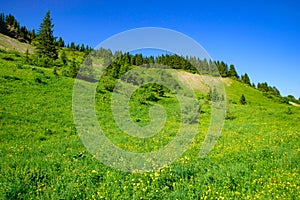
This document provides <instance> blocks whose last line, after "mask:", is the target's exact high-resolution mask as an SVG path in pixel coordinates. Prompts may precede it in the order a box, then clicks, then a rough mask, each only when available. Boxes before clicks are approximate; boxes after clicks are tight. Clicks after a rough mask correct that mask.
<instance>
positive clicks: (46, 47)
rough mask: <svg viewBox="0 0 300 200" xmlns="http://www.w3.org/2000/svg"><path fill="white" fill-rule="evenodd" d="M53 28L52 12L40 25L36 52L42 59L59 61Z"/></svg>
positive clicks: (47, 14)
mask: <svg viewBox="0 0 300 200" xmlns="http://www.w3.org/2000/svg"><path fill="white" fill-rule="evenodd" d="M53 27H54V25H53V24H52V19H51V18H50V11H48V12H47V13H46V16H45V17H44V19H43V22H42V23H41V25H40V29H39V34H38V36H37V37H36V40H35V46H36V52H37V54H38V55H39V56H41V57H45V58H49V59H57V57H58V54H57V49H56V45H55V37H54V36H53Z"/></svg>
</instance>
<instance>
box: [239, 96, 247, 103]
mask: <svg viewBox="0 0 300 200" xmlns="http://www.w3.org/2000/svg"><path fill="white" fill-rule="evenodd" d="M240 103H241V104H242V105H245V104H247V101H246V98H245V96H244V94H242V96H241V98H240Z"/></svg>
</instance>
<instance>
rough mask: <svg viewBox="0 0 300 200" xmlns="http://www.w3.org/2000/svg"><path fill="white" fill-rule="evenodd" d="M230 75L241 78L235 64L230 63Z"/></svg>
mask: <svg viewBox="0 0 300 200" xmlns="http://www.w3.org/2000/svg"><path fill="white" fill-rule="evenodd" d="M228 76H229V77H231V78H234V79H235V78H237V79H238V78H239V76H238V74H237V72H236V70H235V68H234V65H230V67H229V72H228Z"/></svg>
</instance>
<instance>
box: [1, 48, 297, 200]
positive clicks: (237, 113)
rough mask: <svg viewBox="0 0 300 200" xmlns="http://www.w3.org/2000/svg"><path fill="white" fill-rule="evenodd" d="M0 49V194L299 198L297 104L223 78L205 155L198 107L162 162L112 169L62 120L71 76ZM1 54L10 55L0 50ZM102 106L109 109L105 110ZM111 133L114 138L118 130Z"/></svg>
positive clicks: (68, 115) (68, 117)
mask: <svg viewBox="0 0 300 200" xmlns="http://www.w3.org/2000/svg"><path fill="white" fill-rule="evenodd" d="M0 56H1V59H0V74H1V76H0V82H1V83H0V94H1V95H0V99H1V105H0V119H1V120H0V159H1V161H0V188H1V189H0V198H1V199H3V198H4V199H5V198H7V199H16V198H30V197H32V198H38V199H59V198H60V199H63V198H66V199H75V198H77V199H78V198H79V199H83V198H88V199H92V198H101V197H107V198H115V199H121V198H124V199H128V198H129V199H140V197H143V198H144V199H154V198H163V199H176V198H178V199H184V198H194V199H197V198H205V197H209V198H210V197H211V198H213V199H216V198H220V199H222V197H224V198H237V199H240V198H245V199H246V198H251V199H254V198H257V199H261V198H268V199H275V198H280V199H286V198H288V199H297V198H299V197H300V194H299V189H300V186H299V185H300V183H299V160H300V156H299V153H300V148H299V143H300V127H299V124H298V122H299V120H300V110H299V108H297V107H293V106H289V105H283V104H279V103H277V102H276V99H269V98H267V97H265V96H264V95H263V94H262V93H260V92H258V91H257V90H254V89H253V88H251V87H248V86H246V85H244V84H241V83H239V82H236V81H233V80H225V83H226V86H225V87H226V91H227V100H228V108H227V109H228V113H229V118H230V119H228V120H226V122H225V125H224V129H223V135H222V137H221V138H220V139H219V140H218V143H217V145H216V146H215V148H214V149H213V151H212V152H211V154H210V155H209V157H207V158H205V159H199V158H198V152H199V149H200V147H201V142H202V139H203V137H204V134H205V131H206V130H207V127H205V124H208V122H209V121H208V119H209V111H207V112H206V113H203V115H202V116H203V117H202V118H201V120H202V121H201V127H200V132H199V135H198V137H197V138H196V139H195V140H194V143H193V145H192V146H191V149H189V150H188V151H187V152H186V153H185V154H184V156H182V157H181V158H180V159H178V160H177V161H176V162H175V163H173V164H172V165H171V166H169V167H166V168H164V169H162V170H160V171H158V172H155V173H154V172H153V173H144V174H128V173H122V172H119V171H116V170H113V169H110V168H108V167H106V166H105V165H103V164H101V163H99V162H98V161H97V160H95V159H93V157H92V156H91V155H90V154H89V153H88V152H87V151H86V149H85V147H84V146H83V144H82V143H81V141H80V139H79V138H78V136H77V134H76V131H75V128H74V125H73V120H72V87H73V79H71V78H66V77H61V76H60V77H55V76H53V75H52V69H41V68H38V67H33V66H26V65H25V66H23V67H17V65H16V64H15V63H16V62H20V61H21V60H22V58H21V57H18V56H16V55H15V54H10V55H8V54H7V53H2V52H0ZM7 57H10V58H13V61H11V59H3V58H7ZM37 77H40V78H41V79H42V80H43V83H38V82H36V78H37ZM241 94H244V95H245V96H246V100H247V101H248V104H247V105H245V106H242V105H240V104H239V98H240V96H241ZM164 101H167V102H166V103H163V104H164V105H166V106H168V100H164ZM98 103H99V102H98ZM102 103H103V102H102ZM169 103H170V102H169ZM103 104H104V105H105V102H104V103H103ZM169 106H170V105H169ZM205 106H208V105H204V107H205ZM100 107H101V104H100ZM98 109H99V110H101V108H98ZM140 109H141V110H143V109H145V108H140ZM136 113H139V112H138V111H136ZM103 115H104V116H108V117H109V116H110V114H109V113H108V112H107V111H105V109H104V110H103ZM139 117H140V118H142V116H139ZM108 126H110V125H109V124H108ZM109 137H114V136H113V134H111V135H109ZM115 142H117V143H118V142H119V143H120V146H122V145H123V143H122V141H119V140H118V138H115ZM154 142H155V140H154ZM162 143H164V142H163V141H162ZM157 144H159V142H158V143H157ZM123 147H124V148H128V149H132V148H138V147H136V146H133V147H132V146H130V145H127V146H123ZM150 149H151V148H150Z"/></svg>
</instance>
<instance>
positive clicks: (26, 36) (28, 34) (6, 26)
mask: <svg viewBox="0 0 300 200" xmlns="http://www.w3.org/2000/svg"><path fill="white" fill-rule="evenodd" d="M42 24H43V27H42ZM42 24H41V26H40V29H39V31H38V33H36V31H35V30H34V29H33V30H29V29H28V28H27V27H26V26H21V25H20V22H18V21H17V19H16V18H15V17H14V16H13V15H12V14H8V15H5V14H4V13H0V33H2V34H4V35H8V36H9V37H12V38H15V39H18V40H19V41H21V42H26V43H29V44H34V43H35V39H36V38H38V37H39V35H45V30H46V29H47V30H48V31H49V30H50V31H51V33H49V34H50V35H52V38H51V41H52V42H51V43H53V45H54V46H55V47H56V48H62V47H64V48H70V49H72V50H78V51H82V52H86V51H91V50H92V48H91V47H89V46H88V45H84V44H81V45H79V44H75V43H74V42H71V43H70V44H66V43H65V42H64V40H63V39H62V37H59V38H58V40H57V38H56V37H54V36H53V27H54V26H53V24H52V20H51V18H50V11H48V12H47V13H46V16H45V18H44V19H43V22H42ZM48 26H51V27H48ZM49 28H50V29H49ZM39 38H40V37H39ZM45 40H49V37H47V38H45ZM40 42H41V40H40V39H38V43H40ZM53 53H54V54H55V52H53ZM47 54H49V52H48V53H47Z"/></svg>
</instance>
